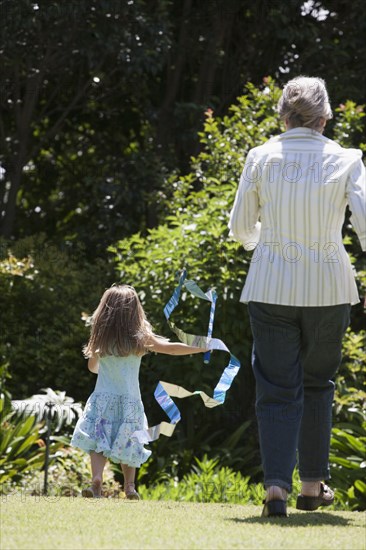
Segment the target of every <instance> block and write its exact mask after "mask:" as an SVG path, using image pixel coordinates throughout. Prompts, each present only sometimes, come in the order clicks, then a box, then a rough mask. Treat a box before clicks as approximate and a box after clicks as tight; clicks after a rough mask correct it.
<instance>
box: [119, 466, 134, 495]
mask: <svg viewBox="0 0 366 550" xmlns="http://www.w3.org/2000/svg"><path fill="white" fill-rule="evenodd" d="M121 467H122V472H123V477H124V492H125V494H126V496H128V495H129V494H135V493H136V491H135V475H136V468H134V467H132V466H127V464H121ZM136 494H137V493H136Z"/></svg>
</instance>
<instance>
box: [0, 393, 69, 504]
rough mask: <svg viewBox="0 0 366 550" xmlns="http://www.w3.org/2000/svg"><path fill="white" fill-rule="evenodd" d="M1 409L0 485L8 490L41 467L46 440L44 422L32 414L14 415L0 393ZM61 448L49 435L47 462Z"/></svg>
mask: <svg viewBox="0 0 366 550" xmlns="http://www.w3.org/2000/svg"><path fill="white" fill-rule="evenodd" d="M0 410H1V423H0V428H1V430H0V432H1V436H0V485H1V491H2V493H7V492H9V491H11V490H12V487H13V486H14V485H17V484H19V483H20V482H21V481H22V479H23V478H24V477H25V476H26V475H27V474H28V473H29V472H30V471H34V470H42V469H43V466H44V462H45V442H44V441H43V439H42V434H41V429H42V427H43V424H42V423H37V421H36V418H35V417H34V416H28V417H23V416H17V415H16V411H14V410H11V407H10V406H9V401H8V399H7V397H6V396H5V395H4V394H1V395H0ZM60 447H61V443H60V442H59V441H56V439H55V438H52V439H51V444H50V462H52V459H53V458H54V456H55V453H56V451H57V450H58V449H59V448H60Z"/></svg>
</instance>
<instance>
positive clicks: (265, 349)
mask: <svg viewBox="0 0 366 550" xmlns="http://www.w3.org/2000/svg"><path fill="white" fill-rule="evenodd" d="M248 310H249V317H250V324H251V328H252V333H253V340H254V344H253V354H252V367H253V371H254V376H255V379H256V414H257V420H258V428H259V443H260V450H261V458H262V466H263V470H264V485H265V487H269V486H270V485H278V486H279V487H282V488H284V489H286V490H287V491H289V492H290V491H291V489H292V474H293V470H294V467H295V465H296V458H297V452H298V464H299V473H300V479H301V480H302V481H318V480H326V479H329V477H330V473H329V463H328V460H329V446H330V432H331V427H332V402H333V396H334V382H333V380H332V379H334V376H335V374H336V371H337V369H338V367H339V365H340V363H341V350H342V338H343V336H344V333H345V331H346V329H347V326H348V324H349V320H350V310H351V306H350V305H349V304H340V305H335V306H320V307H294V306H283V305H276V304H265V303H262V302H249V304H248Z"/></svg>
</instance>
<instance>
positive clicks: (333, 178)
mask: <svg viewBox="0 0 366 550" xmlns="http://www.w3.org/2000/svg"><path fill="white" fill-rule="evenodd" d="M278 111H279V115H280V117H281V119H282V120H283V121H284V123H285V125H286V131H285V132H284V133H283V134H281V135H279V136H277V137H274V138H272V139H270V140H269V141H267V142H266V143H265V144H264V145H260V146H259V147H255V148H254V149H252V150H251V151H249V154H248V157H247V160H246V163H245V166H244V170H243V173H242V176H241V179H240V185H239V189H238V191H237V194H236V198H235V203H234V206H233V209H232V212H231V216H230V223H229V227H230V230H231V234H232V235H233V236H234V237H235V238H236V239H237V240H238V241H240V242H241V243H242V244H243V245H244V248H245V249H246V250H253V249H254V248H255V250H254V252H253V256H252V260H251V265H250V269H249V273H248V276H247V279H246V282H245V286H244V289H243V292H242V296H241V301H242V302H244V303H247V304H248V311H249V316H250V323H251V328H252V333H253V354H252V366H253V371H254V375H255V379H256V415H257V420H258V428H259V439H260V449H261V457H262V465H263V470H264V485H265V488H266V499H265V501H264V508H263V513H262V515H263V516H286V515H287V508H286V498H287V493H288V492H290V491H291V489H292V474H293V470H294V467H295V464H296V454H297V452H298V465H299V473H300V479H301V482H302V487H301V494H300V495H299V496H298V498H297V504H296V506H297V508H298V509H300V510H316V509H317V508H318V507H319V506H327V505H329V504H331V503H332V502H333V500H334V493H333V491H332V490H331V489H330V488H329V487H327V486H326V485H325V483H324V480H327V479H329V477H330V474H329V463H328V460H329V445H330V432H331V423H332V420H331V419H332V401H333V395H334V382H333V378H334V376H335V374H336V371H337V369H338V367H339V365H340V362H341V346H342V338H343V336H344V333H345V331H346V329H347V326H348V324H349V320H350V308H351V305H352V304H356V303H357V302H359V296H358V292H357V287H356V284H355V280H354V274H353V270H352V267H351V263H350V260H349V258H348V255H347V253H346V251H345V249H344V247H343V244H342V234H341V229H342V224H343V222H344V215H345V208H346V205H347V204H348V205H349V207H350V209H351V211H352V217H351V221H352V224H353V226H354V228H355V230H356V232H357V234H358V237H359V240H360V243H361V246H362V249H363V250H366V206H365V205H366V191H365V167H364V165H363V163H362V160H361V151H359V150H357V149H344V148H342V147H340V145H338V144H337V143H335V142H334V141H332V140H330V139H328V138H326V137H324V136H323V135H322V133H323V130H324V128H325V125H326V122H327V120H329V119H330V118H331V117H332V111H331V108H330V104H329V99H328V94H327V90H326V87H325V83H324V81H323V80H322V79H320V78H308V77H303V76H300V77H298V78H295V79H293V80H291V81H290V82H288V83H287V85H286V86H285V87H284V89H283V93H282V97H281V99H280V101H279V104H278ZM259 218H260V221H259Z"/></svg>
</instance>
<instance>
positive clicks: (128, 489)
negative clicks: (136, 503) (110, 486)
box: [124, 481, 140, 500]
mask: <svg viewBox="0 0 366 550" xmlns="http://www.w3.org/2000/svg"><path fill="white" fill-rule="evenodd" d="M124 492H125V495H126V498H127V499H128V500H140V495H139V494H138V492H137V491H136V489H135V484H134V483H133V482H132V481H131V482H130V483H126V484H125V487H124Z"/></svg>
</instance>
